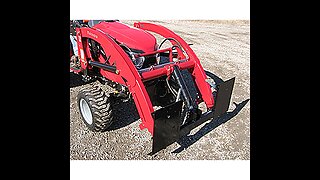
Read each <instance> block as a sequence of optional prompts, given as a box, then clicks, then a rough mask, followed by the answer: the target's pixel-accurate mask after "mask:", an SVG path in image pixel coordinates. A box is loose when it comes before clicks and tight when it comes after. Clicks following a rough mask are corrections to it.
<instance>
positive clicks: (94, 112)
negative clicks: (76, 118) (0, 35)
mask: <svg viewBox="0 0 320 180" xmlns="http://www.w3.org/2000/svg"><path fill="white" fill-rule="evenodd" d="M78 107H79V111H80V114H81V116H82V120H83V122H84V123H85V125H86V126H87V127H88V128H89V129H90V130H91V131H95V132H102V131H105V130H107V128H108V127H110V126H111V124H112V122H113V119H114V118H113V111H112V99H111V98H110V97H107V96H106V95H105V93H104V91H103V90H102V89H101V88H100V87H99V86H93V87H90V88H86V89H82V90H80V92H79V94H78Z"/></svg>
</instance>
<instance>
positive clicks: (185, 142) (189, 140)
mask: <svg viewBox="0 0 320 180" xmlns="http://www.w3.org/2000/svg"><path fill="white" fill-rule="evenodd" d="M248 101H249V99H247V100H244V101H242V102H241V103H239V104H236V103H235V102H233V103H234V104H235V106H236V108H235V109H234V110H233V111H231V112H227V113H226V114H225V115H223V116H221V117H220V118H218V119H215V120H211V121H210V122H208V123H207V124H205V125H204V126H203V127H202V128H201V129H200V130H199V131H197V132H196V133H195V134H194V135H186V136H183V137H181V138H180V140H178V141H177V143H178V144H179V145H180V147H179V148H177V149H176V150H174V151H173V152H172V153H180V152H182V151H183V150H184V149H187V148H188V147H189V146H191V145H192V144H194V143H195V142H196V141H198V140H199V139H200V138H201V137H203V136H204V135H206V134H208V133H209V132H211V131H212V130H214V129H215V128H217V127H218V126H220V125H221V124H223V123H226V122H227V121H229V120H230V119H231V118H233V117H234V116H236V115H237V114H238V113H239V112H240V111H241V109H242V108H243V107H244V106H245V105H246V104H247V103H248Z"/></svg>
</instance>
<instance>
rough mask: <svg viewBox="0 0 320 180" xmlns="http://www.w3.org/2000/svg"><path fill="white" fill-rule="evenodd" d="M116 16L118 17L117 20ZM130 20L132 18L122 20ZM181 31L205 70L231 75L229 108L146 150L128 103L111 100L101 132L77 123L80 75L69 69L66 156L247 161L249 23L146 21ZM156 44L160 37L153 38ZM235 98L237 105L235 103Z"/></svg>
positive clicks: (144, 132) (146, 134) (143, 133)
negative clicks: (108, 122)
mask: <svg viewBox="0 0 320 180" xmlns="http://www.w3.org/2000/svg"><path fill="white" fill-rule="evenodd" d="M120 21H121V20H120ZM121 22H124V23H127V24H129V25H133V22H135V21H128V20H126V21H121ZM149 22H154V23H158V24H161V25H163V26H165V27H167V28H169V29H171V30H172V31H174V32H175V33H176V34H178V35H180V36H181V37H182V38H183V39H184V40H185V41H186V42H187V43H192V44H193V45H192V46H191V48H192V49H193V50H194V52H195V53H196V55H197V56H198V58H199V59H200V61H201V63H202V65H203V67H204V69H205V70H209V71H210V72H212V73H213V74H215V75H217V76H218V77H220V78H221V79H223V80H227V79H230V78H232V77H236V81H235V85H234V89H233V95H232V98H231V103H230V108H229V111H228V112H229V113H228V114H227V115H226V116H224V117H222V118H220V119H218V120H216V121H211V120H209V121H207V122H206V123H203V124H202V125H200V126H199V127H197V128H195V129H194V130H192V131H191V134H190V135H188V136H187V137H184V138H182V139H181V140H180V141H178V142H175V143H173V144H171V145H170V146H168V147H167V148H166V149H164V150H161V151H160V152H158V153H157V154H155V155H153V156H150V155H148V153H149V152H151V149H152V139H151V135H150V133H149V132H148V131H147V129H144V130H140V129H139V124H140V122H141V120H140V119H139V115H138V113H137V110H136V108H135V105H134V103H133V102H127V103H119V104H115V107H116V109H117V111H116V114H117V116H116V117H115V118H116V122H115V123H114V124H113V125H112V126H111V128H110V130H108V131H106V132H103V133H94V132H91V131H89V130H88V129H87V128H86V127H85V125H84V123H83V122H82V119H81V116H80V113H79V110H78V108H77V102H76V96H77V93H78V91H79V89H80V88H82V87H84V86H89V85H90V84H82V85H77V86H75V85H76V84H78V82H79V79H77V77H76V76H74V75H72V73H70V159H71V160H87V159H90V160H91V159H92V160H104V159H116V160H119V159H120V160H129V159H130V160H148V159H151V160H152V159H153V160H162V159H164V160H189V159H192V160H204V159H206V160H212V159H214V160H249V159H250V22H249V21H214V20H199V21H198V20H197V21H189V20H179V21H178V20H172V21H168V20H166V21H149ZM158 43H160V42H158ZM234 103H236V104H237V106H236V105H235V104H234Z"/></svg>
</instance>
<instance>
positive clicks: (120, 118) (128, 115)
mask: <svg viewBox="0 0 320 180" xmlns="http://www.w3.org/2000/svg"><path fill="white" fill-rule="evenodd" d="M113 112H114V118H115V119H114V123H113V124H112V125H111V126H110V127H109V128H108V129H107V131H110V130H116V129H120V128H122V127H125V126H128V125H129V124H131V123H133V122H135V121H137V120H139V119H140V116H139V114H138V111H137V109H136V105H135V103H134V102H133V100H132V99H131V100H129V101H126V102H123V101H121V100H116V101H115V103H114V104H113Z"/></svg>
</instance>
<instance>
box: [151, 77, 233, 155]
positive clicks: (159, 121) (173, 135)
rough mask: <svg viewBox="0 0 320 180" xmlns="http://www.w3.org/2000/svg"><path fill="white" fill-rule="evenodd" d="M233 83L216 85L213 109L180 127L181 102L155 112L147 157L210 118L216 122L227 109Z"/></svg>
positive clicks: (230, 80) (226, 82)
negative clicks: (150, 150) (149, 150)
mask: <svg viewBox="0 0 320 180" xmlns="http://www.w3.org/2000/svg"><path fill="white" fill-rule="evenodd" d="M234 81H235V78H231V79H229V80H227V81H225V82H222V83H220V84H218V85H217V94H216V98H215V105H214V107H213V109H212V110H210V111H207V112H205V113H203V114H202V115H201V116H195V117H198V118H197V119H194V120H193V121H191V123H189V124H184V125H183V126H181V119H182V118H181V111H182V101H178V102H175V103H173V104H171V105H168V106H166V107H163V108H161V109H159V110H157V111H155V112H154V113H153V116H154V119H155V120H154V134H153V144H152V152H151V153H149V155H153V154H155V153H157V152H158V151H160V150H162V149H165V148H166V147H167V146H169V145H170V144H172V143H174V142H176V141H177V140H179V139H180V138H181V137H182V136H184V135H187V134H188V133H190V131H191V130H192V129H194V128H196V127H197V126H199V125H201V124H202V123H204V122H206V121H208V120H210V119H212V118H213V120H216V119H217V118H219V117H221V116H223V115H224V114H225V113H226V112H227V110H228V108H229V104H230V100H231V94H232V90H233V86H234Z"/></svg>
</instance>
